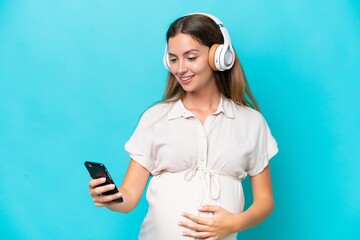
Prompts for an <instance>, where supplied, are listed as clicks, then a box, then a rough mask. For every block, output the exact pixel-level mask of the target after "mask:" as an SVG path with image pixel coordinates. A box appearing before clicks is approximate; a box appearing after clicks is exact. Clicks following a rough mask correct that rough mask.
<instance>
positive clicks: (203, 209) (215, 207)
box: [199, 205, 220, 212]
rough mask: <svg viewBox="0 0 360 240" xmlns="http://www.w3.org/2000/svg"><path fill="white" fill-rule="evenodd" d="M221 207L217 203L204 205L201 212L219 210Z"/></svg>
mask: <svg viewBox="0 0 360 240" xmlns="http://www.w3.org/2000/svg"><path fill="white" fill-rule="evenodd" d="M219 209H220V207H219V206H216V205H204V206H202V207H201V208H199V211H200V212H217V211H219Z"/></svg>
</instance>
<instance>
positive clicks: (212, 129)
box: [89, 13, 278, 240]
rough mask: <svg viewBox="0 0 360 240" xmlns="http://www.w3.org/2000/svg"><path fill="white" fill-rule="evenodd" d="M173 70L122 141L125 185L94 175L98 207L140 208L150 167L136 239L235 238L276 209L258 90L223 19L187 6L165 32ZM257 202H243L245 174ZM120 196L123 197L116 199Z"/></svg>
mask: <svg viewBox="0 0 360 240" xmlns="http://www.w3.org/2000/svg"><path fill="white" fill-rule="evenodd" d="M164 64H165V67H166V68H167V69H168V70H169V71H170V73H169V77H168V81H167V86H166V90H165V95H164V99H163V101H162V102H161V103H158V104H156V105H155V106H152V107H151V108H149V109H148V110H146V111H145V112H144V114H143V115H142V117H141V119H140V121H139V123H138V126H137V128H136V130H135V132H134V133H133V135H132V137H131V138H130V140H129V141H128V142H127V143H126V145H125V149H126V151H127V152H128V153H129V155H130V156H131V160H130V164H129V168H128V170H127V173H126V176H125V179H124V181H123V184H122V185H121V187H120V188H119V191H120V193H118V194H115V195H110V196H106V195H104V196H103V195H101V193H103V192H106V191H108V190H111V189H113V188H115V186H114V185H107V186H101V187H99V186H98V185H99V184H101V183H103V182H104V179H95V180H92V181H91V182H90V183H89V188H90V195H91V196H92V197H93V200H94V202H95V205H96V206H105V207H108V208H109V209H111V210H113V211H118V212H129V211H131V210H132V209H134V208H135V207H136V205H137V203H138V201H139V199H140V197H141V195H142V193H143V191H144V189H145V186H146V184H147V182H148V180H149V177H150V176H152V178H151V180H150V182H149V186H148V190H147V200H148V202H149V210H148V214H147V215H146V217H145V220H144V222H143V224H142V227H141V232H140V235H139V239H150V240H153V239H160V240H162V239H164V240H168V239H236V234H237V232H240V231H243V230H245V229H247V228H250V227H252V226H255V225H256V224H259V223H260V222H262V221H263V220H264V219H265V218H266V217H267V216H268V215H269V214H270V213H271V212H272V210H273V207H274V200H273V193H272V186H271V177H270V167H269V160H270V159H271V158H272V157H273V156H274V155H275V154H276V153H277V151H278V148H277V143H276V141H275V139H274V138H273V137H272V135H271V132H270V130H269V128H268V126H267V124H266V121H265V120H264V118H263V117H262V115H261V114H260V113H259V112H258V110H259V108H258V105H257V103H256V101H255V99H254V97H253V96H252V94H251V92H250V89H249V85H248V83H247V81H246V79H245V76H244V73H243V71H242V68H241V65H240V63H239V60H238V57H237V56H236V53H235V51H234V50H233V48H232V45H231V41H230V37H229V35H228V32H227V30H226V28H225V27H224V26H223V25H222V23H221V22H220V20H219V19H217V18H216V17H214V16H211V15H208V14H204V13H200V14H190V15H186V16H184V17H181V18H179V19H177V20H176V21H174V22H173V23H172V24H171V26H170V28H169V29H168V31H167V46H166V51H165V55H164ZM247 175H249V176H250V180H251V187H252V190H253V197H254V201H253V203H252V205H251V206H250V207H249V208H248V209H247V210H246V211H243V210H244V209H243V208H244V194H243V190H242V185H241V180H243V179H244V178H245V177H246V176H247ZM120 196H122V197H123V198H124V202H123V203H115V202H113V200H114V199H116V198H119V197H120Z"/></svg>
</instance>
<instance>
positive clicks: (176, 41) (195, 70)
mask: <svg viewBox="0 0 360 240" xmlns="http://www.w3.org/2000/svg"><path fill="white" fill-rule="evenodd" d="M168 48H169V62H170V70H171V73H172V74H173V75H174V76H175V78H176V80H177V81H178V82H179V83H180V85H181V86H182V88H183V89H184V90H185V91H186V92H187V93H196V92H199V91H212V90H216V83H215V78H214V75H213V71H212V70H211V68H210V66H209V63H208V55H209V47H207V46H205V45H202V44H201V43H199V42H198V41H196V40H195V39H194V38H192V37H191V36H190V35H188V34H183V33H179V34H177V35H176V36H174V37H172V38H170V39H169V42H168Z"/></svg>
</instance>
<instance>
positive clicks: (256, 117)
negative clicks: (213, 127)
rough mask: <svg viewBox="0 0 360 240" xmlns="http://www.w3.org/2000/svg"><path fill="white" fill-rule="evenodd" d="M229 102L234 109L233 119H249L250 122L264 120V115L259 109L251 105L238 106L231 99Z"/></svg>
mask: <svg viewBox="0 0 360 240" xmlns="http://www.w3.org/2000/svg"><path fill="white" fill-rule="evenodd" d="M231 103H232V106H233V109H234V116H235V119H239V120H241V121H249V122H252V123H260V122H263V121H265V119H264V116H263V115H262V114H261V113H260V112H259V111H257V110H255V109H253V108H251V107H247V106H240V105H238V104H236V103H234V102H233V101H231Z"/></svg>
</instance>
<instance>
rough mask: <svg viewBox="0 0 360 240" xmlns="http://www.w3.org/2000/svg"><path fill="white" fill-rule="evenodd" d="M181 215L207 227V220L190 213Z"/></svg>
mask: <svg viewBox="0 0 360 240" xmlns="http://www.w3.org/2000/svg"><path fill="white" fill-rule="evenodd" d="M182 215H183V217H186V218H188V219H190V220H191V221H193V222H195V223H198V224H203V225H207V220H208V219H207V218H203V217H199V216H196V215H194V214H191V213H183V214H182Z"/></svg>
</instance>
